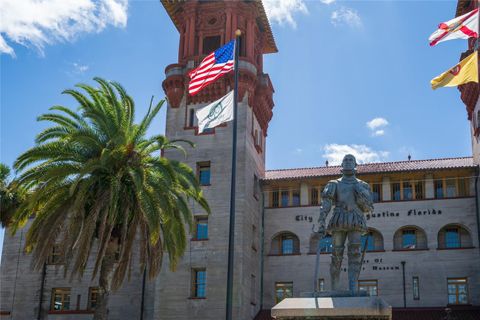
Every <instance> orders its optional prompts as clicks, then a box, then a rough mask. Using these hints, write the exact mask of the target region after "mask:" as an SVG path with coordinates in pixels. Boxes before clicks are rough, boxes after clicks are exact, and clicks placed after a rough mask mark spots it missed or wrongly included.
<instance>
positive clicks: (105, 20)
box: [0, 0, 128, 56]
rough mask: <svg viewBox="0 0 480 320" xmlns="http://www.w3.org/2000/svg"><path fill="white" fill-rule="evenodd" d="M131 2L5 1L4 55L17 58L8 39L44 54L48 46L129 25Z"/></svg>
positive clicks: (0, 36) (1, 6) (1, 24)
mask: <svg viewBox="0 0 480 320" xmlns="http://www.w3.org/2000/svg"><path fill="white" fill-rule="evenodd" d="M127 8H128V3H127V0H48V1H45V0H43V1H38V0H21V1H19V0H2V1H0V13H1V18H0V53H6V54H10V55H12V56H14V55H15V53H14V51H13V49H12V47H11V46H9V45H8V43H7V41H6V39H7V40H8V41H10V42H15V43H18V44H21V45H24V46H33V47H35V48H37V49H38V50H39V51H40V52H43V48H44V46H45V45H49V44H53V43H56V42H62V41H71V40H73V39H75V37H76V36H78V35H80V34H81V33H89V32H100V31H102V30H103V29H105V27H106V26H107V25H113V26H115V27H125V26H126V25H127Z"/></svg>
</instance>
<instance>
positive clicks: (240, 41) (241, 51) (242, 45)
mask: <svg viewBox="0 0 480 320" xmlns="http://www.w3.org/2000/svg"><path fill="white" fill-rule="evenodd" d="M246 52H247V50H246V46H245V37H244V36H240V37H239V39H238V55H239V56H240V57H245V56H246V55H247V54H246Z"/></svg>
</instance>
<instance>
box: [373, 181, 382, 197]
mask: <svg viewBox="0 0 480 320" xmlns="http://www.w3.org/2000/svg"><path fill="white" fill-rule="evenodd" d="M372 195H373V202H380V201H382V184H381V183H374V184H372Z"/></svg>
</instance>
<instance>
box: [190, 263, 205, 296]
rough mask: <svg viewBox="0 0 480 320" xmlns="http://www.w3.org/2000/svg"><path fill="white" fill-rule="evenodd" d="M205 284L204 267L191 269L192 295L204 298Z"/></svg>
mask: <svg viewBox="0 0 480 320" xmlns="http://www.w3.org/2000/svg"><path fill="white" fill-rule="evenodd" d="M206 285H207V271H206V269H192V297H193V298H205V297H206V294H205V293H206Z"/></svg>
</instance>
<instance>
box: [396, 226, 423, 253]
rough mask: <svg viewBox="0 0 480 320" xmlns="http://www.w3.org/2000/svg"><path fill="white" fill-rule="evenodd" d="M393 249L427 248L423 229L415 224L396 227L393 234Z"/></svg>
mask: <svg viewBox="0 0 480 320" xmlns="http://www.w3.org/2000/svg"><path fill="white" fill-rule="evenodd" d="M393 249H394V250H420V249H427V236H426V234H425V231H423V230H422V229H420V228H419V227H417V226H407V227H402V228H400V229H398V230H397V231H396V232H395V235H394V236H393Z"/></svg>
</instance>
